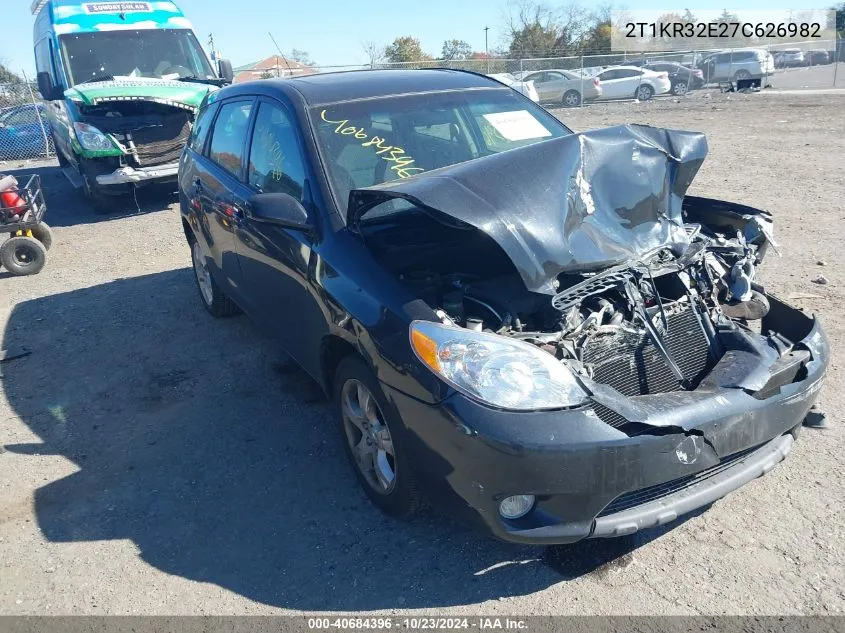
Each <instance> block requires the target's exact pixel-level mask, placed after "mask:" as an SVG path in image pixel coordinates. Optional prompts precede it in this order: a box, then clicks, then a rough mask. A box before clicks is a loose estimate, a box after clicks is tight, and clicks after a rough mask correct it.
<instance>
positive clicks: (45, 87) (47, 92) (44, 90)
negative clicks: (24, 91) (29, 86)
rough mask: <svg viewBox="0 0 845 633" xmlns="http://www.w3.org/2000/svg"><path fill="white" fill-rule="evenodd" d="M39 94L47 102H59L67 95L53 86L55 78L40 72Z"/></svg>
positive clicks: (38, 79)
mask: <svg viewBox="0 0 845 633" xmlns="http://www.w3.org/2000/svg"><path fill="white" fill-rule="evenodd" d="M37 81H38V92H40V93H41V97H42V98H43V99H45V100H46V101H59V100H61V99H64V96H65V93H64V91H63V90H62V89H61V88H59V87H58V86H55V85H53V78H52V77H50V73H48V72H40V73H38V77H37Z"/></svg>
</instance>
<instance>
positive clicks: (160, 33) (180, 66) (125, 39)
mask: <svg viewBox="0 0 845 633" xmlns="http://www.w3.org/2000/svg"><path fill="white" fill-rule="evenodd" d="M61 45H62V57H63V59H64V60H65V64H66V68H67V72H68V76H69V78H70V85H72V86H74V85H77V84H81V83H85V82H90V81H104V80H110V79H113V78H117V77H133V78H136V77H150V78H157V79H181V78H188V77H197V78H200V79H214V71H213V70H212V68H211V64H210V63H209V62H208V58H206V56H205V54H204V53H203V52H202V49H201V48H200V45H199V42H197V38H196V37H195V36H194V34H193V32H192V31H190V30H188V29H138V30H119V31H101V32H97V33H72V34H68V35H63V36H62V37H61Z"/></svg>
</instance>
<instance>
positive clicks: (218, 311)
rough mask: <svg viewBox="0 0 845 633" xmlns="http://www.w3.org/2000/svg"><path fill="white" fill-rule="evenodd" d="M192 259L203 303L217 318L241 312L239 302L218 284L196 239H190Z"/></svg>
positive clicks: (195, 279) (195, 278)
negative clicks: (231, 297) (236, 302)
mask: <svg viewBox="0 0 845 633" xmlns="http://www.w3.org/2000/svg"><path fill="white" fill-rule="evenodd" d="M188 243H189V244H190V246H191V261H192V262H193V264H194V281H195V282H196V284H197V291H198V292H199V295H200V301H202V305H203V306H204V307H205V309H206V310H208V313H209V314H210V315H211V316H213V317H214V318H216V319H225V318H227V317H231V316H235V315H236V314H239V313H240V309H239V308H238V306H237V304H235V302H234V301H232V300H231V299H230V298H229V297H228V296H227V295H226V294H225V293H224V292H223V291H222V290H221V289H220V286H218V285H217V282H216V281H214V278H213V277H212V276H211V271H210V270H209V269H208V262H207V261H206V257H205V253H203V252H202V247H201V246H200V245H199V243H198V242H197V241H196V239H190V240H189V241H188Z"/></svg>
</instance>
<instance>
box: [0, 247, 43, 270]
mask: <svg viewBox="0 0 845 633" xmlns="http://www.w3.org/2000/svg"><path fill="white" fill-rule="evenodd" d="M46 263H47V249H46V248H44V245H43V244H42V243H41V242H39V241H38V240H37V239H35V238H34V237H13V238H12V239H10V240H6V242H5V243H4V244H3V246H0V264H2V265H3V268H5V269H6V270H8V271H9V272H10V273H12V274H13V275H16V276H18V277H28V276H29V275H37V274H38V273H40V272H41V271H42V270H43V269H44V266H45V264H46Z"/></svg>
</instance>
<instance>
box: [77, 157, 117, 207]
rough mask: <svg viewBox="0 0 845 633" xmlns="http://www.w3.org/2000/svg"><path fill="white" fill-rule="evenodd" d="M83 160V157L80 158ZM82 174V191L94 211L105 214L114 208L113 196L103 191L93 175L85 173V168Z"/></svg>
mask: <svg viewBox="0 0 845 633" xmlns="http://www.w3.org/2000/svg"><path fill="white" fill-rule="evenodd" d="M80 160H82V159H80ZM80 175H81V176H82V193H84V194H85V198H86V199H87V200H88V202H89V203H90V204H91V207H92V208H93V209H94V213H98V214H104V213H108V212H109V211H111V209H112V204H111V202H112V201H111V200H110V198H111V196H107V195H106V194H104V193H103V191H102V189H101V188H100V185H98V184H97V183H96V182H94V181H93V180H92V179H91V177H90V176H89V175H88V174H86V173H85V171H84V169H83V170H82V171H81V173H80Z"/></svg>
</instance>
